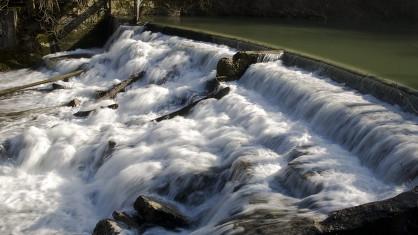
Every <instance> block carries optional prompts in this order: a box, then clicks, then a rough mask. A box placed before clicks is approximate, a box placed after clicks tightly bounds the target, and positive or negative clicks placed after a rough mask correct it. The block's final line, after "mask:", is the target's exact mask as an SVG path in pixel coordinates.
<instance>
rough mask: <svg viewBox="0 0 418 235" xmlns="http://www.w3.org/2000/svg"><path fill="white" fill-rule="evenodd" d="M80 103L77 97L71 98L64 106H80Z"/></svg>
mask: <svg viewBox="0 0 418 235" xmlns="http://www.w3.org/2000/svg"><path fill="white" fill-rule="evenodd" d="M80 104H81V101H80V100H79V99H73V100H71V101H70V102H68V103H67V104H66V106H68V107H73V108H74V107H78V106H80Z"/></svg>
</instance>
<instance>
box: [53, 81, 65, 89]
mask: <svg viewBox="0 0 418 235" xmlns="http://www.w3.org/2000/svg"><path fill="white" fill-rule="evenodd" d="M61 89H66V87H65V86H63V85H60V84H58V83H52V90H61Z"/></svg>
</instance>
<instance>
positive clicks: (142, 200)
mask: <svg viewBox="0 0 418 235" xmlns="http://www.w3.org/2000/svg"><path fill="white" fill-rule="evenodd" d="M134 208H135V210H136V211H137V212H138V213H139V215H140V216H141V218H142V219H143V220H144V222H146V223H150V224H155V225H160V226H163V227H166V228H169V229H173V228H177V227H185V226H188V225H189V221H188V219H187V218H186V217H185V216H184V215H182V214H181V212H180V211H179V210H178V209H176V208H175V207H174V206H173V205H169V204H167V203H165V202H162V201H160V200H158V199H155V198H152V197H148V196H139V197H138V198H137V199H136V201H135V203H134Z"/></svg>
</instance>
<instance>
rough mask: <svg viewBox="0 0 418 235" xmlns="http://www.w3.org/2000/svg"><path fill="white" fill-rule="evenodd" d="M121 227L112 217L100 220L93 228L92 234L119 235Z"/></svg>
mask: <svg viewBox="0 0 418 235" xmlns="http://www.w3.org/2000/svg"><path fill="white" fill-rule="evenodd" d="M122 231H123V228H122V227H120V225H119V224H118V223H117V222H116V221H115V220H112V219H104V220H100V221H99V222H98V223H97V224H96V227H95V228H94V231H93V235H119V234H121V233H122Z"/></svg>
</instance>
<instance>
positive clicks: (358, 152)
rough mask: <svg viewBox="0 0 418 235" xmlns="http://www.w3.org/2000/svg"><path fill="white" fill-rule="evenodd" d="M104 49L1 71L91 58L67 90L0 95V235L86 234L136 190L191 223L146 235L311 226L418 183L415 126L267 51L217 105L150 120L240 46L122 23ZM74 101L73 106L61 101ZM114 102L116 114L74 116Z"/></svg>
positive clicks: (185, 98)
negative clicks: (263, 222)
mask: <svg viewBox="0 0 418 235" xmlns="http://www.w3.org/2000/svg"><path fill="white" fill-rule="evenodd" d="M106 49H107V50H106V51H97V50H94V51H91V52H92V53H95V54H96V55H95V56H93V57H92V58H89V59H86V58H84V59H68V60H64V61H61V62H59V63H58V64H57V65H56V66H55V68H54V69H49V70H48V69H43V70H42V71H40V72H39V71H38V72H37V71H30V70H19V71H13V72H8V73H0V86H1V87H2V88H4V87H12V86H16V85H20V84H26V83H28V82H32V81H37V80H42V79H45V78H46V77H49V76H52V75H56V74H60V73H65V72H68V71H71V70H73V69H75V68H77V67H79V66H80V65H82V64H86V63H88V66H87V67H88V70H87V71H86V72H85V73H83V74H81V75H80V76H78V77H76V78H73V79H71V80H70V82H68V83H64V82H63V83H62V84H64V85H65V86H67V87H68V89H64V90H55V91H50V92H46V91H39V90H31V91H26V92H23V93H20V94H17V95H16V96H11V97H6V98H3V99H0V127H1V129H0V143H1V146H0V158H1V163H0V234H91V232H92V230H93V228H94V226H95V224H96V222H97V221H99V220H100V219H103V218H108V217H111V214H112V212H113V211H114V210H132V204H133V202H134V200H135V199H136V198H137V197H138V196H139V195H142V194H143V195H153V196H157V197H160V198H161V199H163V200H166V201H168V202H172V203H174V204H176V205H177V206H178V207H179V209H180V210H181V211H182V212H184V213H185V214H186V215H187V216H189V217H190V218H192V221H193V226H192V227H191V228H189V229H188V230H180V231H177V232H173V231H167V230H164V229H162V228H158V227H155V228H150V229H148V230H147V231H146V234H173V233H176V234H177V233H181V234H191V233H192V234H222V233H224V232H231V230H236V231H242V229H243V228H240V226H233V224H234V221H235V220H237V219H238V218H243V217H245V216H251V215H254V214H256V213H259V211H270V212H272V213H274V214H276V215H277V214H279V215H280V221H276V222H279V223H280V222H283V223H285V222H286V221H287V220H289V219H291V218H293V217H295V216H301V215H304V216H313V217H316V218H318V219H320V218H324V216H325V215H326V214H327V213H329V212H331V211H333V210H337V209H341V208H346V207H350V206H355V205H359V204H362V203H366V202H370V201H375V200H380V199H384V198H388V197H391V196H394V195H396V194H398V193H400V192H402V191H404V190H407V189H409V188H411V187H412V186H413V185H414V184H416V183H417V173H418V125H417V124H418V120H417V118H416V117H414V116H412V115H408V114H405V113H402V112H400V111H399V110H398V109H397V108H396V107H393V106H389V105H386V104H384V103H382V102H379V101H377V100H376V99H374V98H372V97H368V96H363V95H360V94H358V93H356V92H354V91H351V90H349V89H346V88H344V87H342V86H340V85H337V84H334V83H333V82H331V81H329V80H328V79H326V78H320V77H317V76H315V74H310V73H306V72H303V71H299V70H297V69H292V68H286V67H284V66H282V65H281V62H280V60H275V59H276V58H273V57H272V58H267V59H265V60H263V61H262V62H260V63H258V64H255V65H253V66H251V67H250V68H249V70H248V71H247V73H246V74H245V75H244V77H243V78H242V79H241V80H240V81H238V82H233V83H225V84H222V86H229V87H230V88H231V92H230V94H229V95H227V96H225V97H224V98H222V99H221V100H215V99H208V100H205V101H203V102H201V103H199V104H198V105H197V106H196V107H195V108H194V109H193V110H192V112H191V113H190V114H189V115H187V116H185V117H176V118H173V119H170V120H165V121H162V122H158V123H156V122H150V121H151V120H153V119H155V118H157V117H159V116H161V115H164V114H167V113H169V112H172V111H175V110H177V109H179V108H180V107H183V106H184V105H185V104H187V103H189V102H191V101H192V100H195V99H197V98H199V97H201V96H203V95H204V94H205V84H206V82H207V81H209V80H211V79H213V78H214V77H215V74H216V71H215V68H216V64H217V62H218V60H219V59H220V58H222V57H227V56H232V55H233V54H234V53H235V51H234V50H232V49H230V48H227V47H225V46H219V45H213V44H208V43H201V42H194V41H191V40H186V39H182V38H178V37H169V36H165V35H162V34H158V33H151V32H142V31H141V28H126V27H125V28H121V29H120V30H119V31H118V32H117V33H115V36H114V37H113V38H112V39H111V40H110V42H109V43H108V45H107V46H106ZM83 52H85V51H83ZM140 71H145V72H146V75H145V77H144V79H143V80H140V81H138V82H136V83H134V84H132V85H131V86H130V87H129V89H128V90H127V91H126V92H124V93H120V94H119V95H118V96H117V97H116V98H115V100H114V101H110V100H107V101H103V102H101V103H99V104H98V103H97V102H96V101H95V100H94V95H95V92H96V91H99V90H106V89H108V88H109V87H111V86H112V85H114V84H116V83H118V82H120V81H122V80H125V79H127V78H129V77H130V76H131V75H134V74H137V73H138V72H140ZM43 88H48V85H45V86H44V87H43ZM74 98H78V99H80V100H81V101H82V105H81V107H79V108H70V107H56V106H58V105H61V104H64V103H66V102H68V101H70V100H72V99H74ZM112 103H117V104H119V108H118V109H117V110H113V109H107V108H103V109H98V110H97V112H95V113H92V114H91V115H90V116H89V117H87V118H76V117H74V116H73V114H74V113H76V112H77V111H79V110H90V109H93V108H97V107H100V106H105V105H108V104H112ZM38 108H42V109H38ZM28 109H35V110H33V111H31V112H27V113H25V114H24V115H14V116H7V115H5V113H10V112H16V111H23V110H28ZM109 141H113V142H115V143H116V146H115V148H114V149H113V150H112V151H111V150H109V147H108V145H109ZM131 232H132V231H131Z"/></svg>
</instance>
